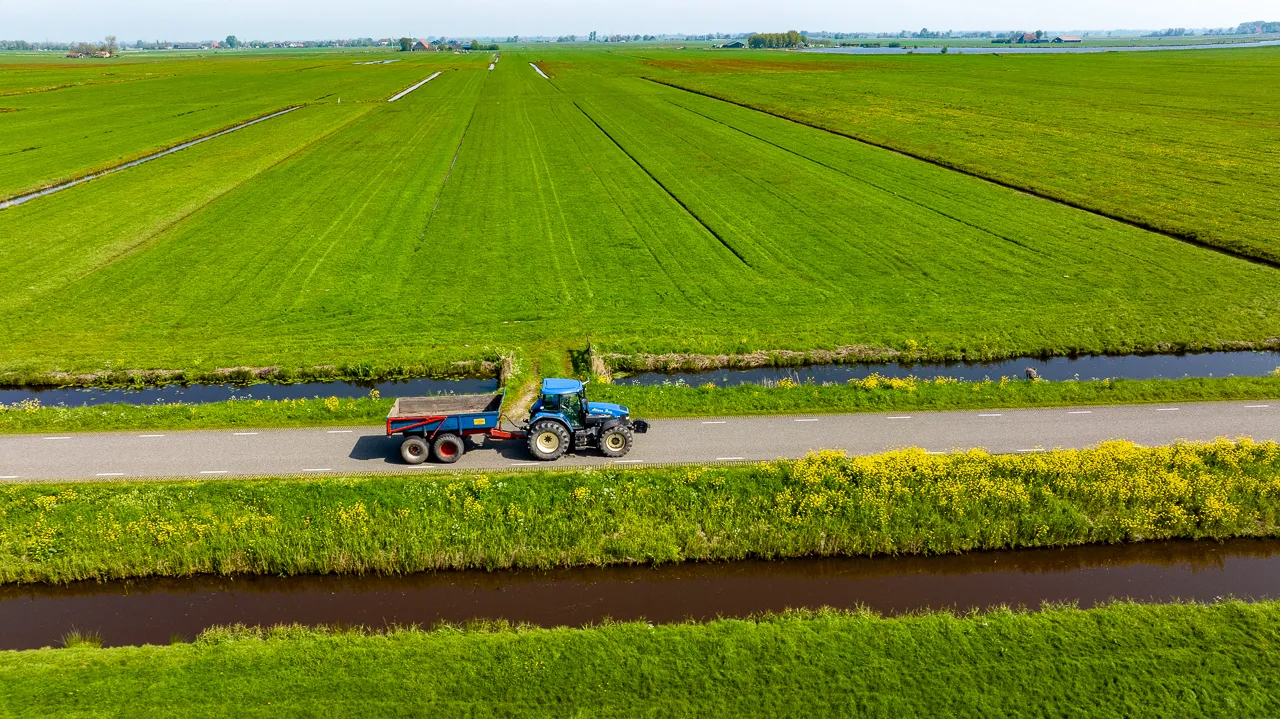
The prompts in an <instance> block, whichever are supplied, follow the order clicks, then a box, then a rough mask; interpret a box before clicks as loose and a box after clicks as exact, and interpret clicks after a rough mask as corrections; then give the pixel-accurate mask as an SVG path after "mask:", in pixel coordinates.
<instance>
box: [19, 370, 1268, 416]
mask: <svg viewBox="0 0 1280 719" xmlns="http://www.w3.org/2000/svg"><path fill="white" fill-rule="evenodd" d="M589 394H590V395H591V398H592V399H593V400H598V401H605V402H617V403H619V404H623V405H626V406H627V407H628V408H630V409H631V412H632V413H633V414H634V415H635V416H637V417H709V416H713V415H715V416H718V415H747V414H791V413H817V412H897V411H910V410H950V409H986V408H1017V407H1065V406H1073V405H1100V404H1136V403H1143V402H1197V401H1215V400H1217V401H1221V400H1255V399H1270V398H1276V397H1280V376H1275V377H1221V378H1205V379H1200V378H1184V379H1117V380H1096V381H1094V380H1090V381H1084V382H1072V381H1068V382H1044V381H1041V382H1031V381H1026V380H1012V381H999V382H993V381H984V382H955V381H950V380H948V381H932V380H899V379H887V378H881V377H877V378H868V379H865V380H860V381H855V382H850V383H848V384H842V385H814V384H796V383H792V382H788V381H785V380H784V381H783V382H780V383H779V384H778V385H777V386H773V387H762V386H760V385H739V386H736V387H713V386H709V385H704V386H701V387H691V386H687V385H661V386H650V387H641V386H637V385H627V384H616V385H607V384H605V385H592V386H591V387H590V388H589ZM0 417H2V415H0ZM2 426H3V419H0V427H2Z"/></svg>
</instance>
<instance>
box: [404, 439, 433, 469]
mask: <svg viewBox="0 0 1280 719" xmlns="http://www.w3.org/2000/svg"><path fill="white" fill-rule="evenodd" d="M430 454H431V448H430V447H428V446H427V440H425V439H423V438H421V437H409V438H407V439H405V441H403V442H401V443H400V459H403V460H404V461H405V464H422V463H423V462H425V461H427V456H428V455H430Z"/></svg>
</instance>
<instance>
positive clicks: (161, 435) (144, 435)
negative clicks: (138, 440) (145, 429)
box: [138, 434, 164, 437]
mask: <svg viewBox="0 0 1280 719" xmlns="http://www.w3.org/2000/svg"><path fill="white" fill-rule="evenodd" d="M163 436H164V435H163V434H140V435H138V437H163Z"/></svg>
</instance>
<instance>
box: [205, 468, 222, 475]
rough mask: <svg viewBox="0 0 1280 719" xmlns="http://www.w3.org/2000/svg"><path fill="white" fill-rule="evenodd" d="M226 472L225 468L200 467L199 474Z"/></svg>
mask: <svg viewBox="0 0 1280 719" xmlns="http://www.w3.org/2000/svg"><path fill="white" fill-rule="evenodd" d="M226 473H227V470H225V469H202V470H200V474H226Z"/></svg>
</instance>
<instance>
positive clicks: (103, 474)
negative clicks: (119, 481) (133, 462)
mask: <svg viewBox="0 0 1280 719" xmlns="http://www.w3.org/2000/svg"><path fill="white" fill-rule="evenodd" d="M96 476H98V477H123V476H124V472H98V474H97V475H96Z"/></svg>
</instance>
